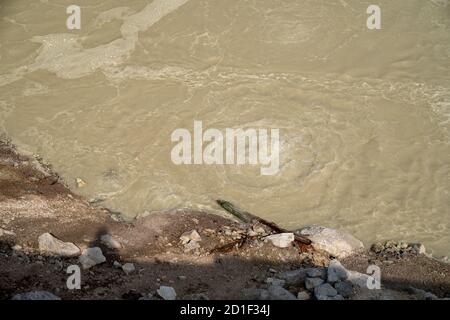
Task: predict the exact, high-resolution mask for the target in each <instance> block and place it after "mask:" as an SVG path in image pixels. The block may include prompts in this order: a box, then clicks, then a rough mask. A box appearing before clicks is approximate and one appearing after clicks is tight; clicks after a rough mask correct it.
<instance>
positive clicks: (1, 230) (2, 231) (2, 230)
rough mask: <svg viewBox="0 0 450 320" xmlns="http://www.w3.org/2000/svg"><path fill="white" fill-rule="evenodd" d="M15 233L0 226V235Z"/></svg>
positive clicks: (13, 234)
mask: <svg viewBox="0 0 450 320" xmlns="http://www.w3.org/2000/svg"><path fill="white" fill-rule="evenodd" d="M15 235H16V234H15V233H14V232H13V231H9V230H5V229H2V228H0V237H1V236H15Z"/></svg>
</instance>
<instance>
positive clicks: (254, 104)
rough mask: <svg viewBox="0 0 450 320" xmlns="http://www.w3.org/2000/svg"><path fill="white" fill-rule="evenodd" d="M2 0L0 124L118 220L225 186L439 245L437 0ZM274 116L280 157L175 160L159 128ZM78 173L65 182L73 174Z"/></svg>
mask: <svg viewBox="0 0 450 320" xmlns="http://www.w3.org/2000/svg"><path fill="white" fill-rule="evenodd" d="M71 4H72V1H68V0H67V1H66V0H59V1H50V0H49V1H44V0H41V1H33V2H30V1H25V0H15V1H8V0H5V1H2V2H0V17H1V20H0V128H1V129H0V130H1V131H2V132H3V133H4V134H6V135H7V136H9V137H11V138H12V141H13V142H14V143H15V144H17V145H18V146H19V147H20V148H21V149H22V150H26V151H28V152H33V153H37V154H39V155H40V156H42V157H43V158H44V159H46V160H47V161H48V162H49V163H51V164H52V165H53V167H54V169H55V170H56V171H57V172H58V173H60V174H61V175H62V177H63V178H64V179H65V180H66V181H67V182H68V184H69V185H70V186H71V187H72V189H74V190H75V191H76V192H78V193H80V194H82V195H85V196H86V197H88V198H89V199H92V200H96V201H98V202H99V203H101V204H102V205H104V206H106V207H109V208H111V209H113V210H116V211H120V212H122V213H123V214H124V215H125V216H126V217H127V218H129V219H131V218H133V217H135V216H137V215H139V214H143V213H151V212H153V211H163V210H169V209H173V208H196V209H205V210H211V211H215V210H218V208H217V207H216V206H215V203H214V200H215V199H217V198H224V199H227V200H230V201H232V202H234V203H236V204H239V205H240V206H242V207H244V208H245V209H247V210H248V211H250V212H253V213H255V214H258V215H260V216H262V217H264V218H267V219H271V220H274V221H276V222H277V223H279V224H281V225H283V226H284V227H286V228H297V227H301V226H304V225H308V224H322V225H327V226H331V227H338V228H343V229H345V230H347V231H349V232H351V233H352V234H354V235H355V236H357V237H359V238H360V239H362V240H363V241H365V242H366V244H368V243H370V242H373V241H375V240H381V239H405V240H408V241H420V242H423V243H425V244H426V245H427V247H428V248H429V249H431V250H432V251H433V253H435V254H437V255H448V254H450V194H449V191H450V145H449V142H450V140H449V139H450V134H449V129H450V4H449V2H448V1H446V0H440V1H438V0H434V1H425V0H409V1H403V0H398V1H378V5H379V6H380V8H381V18H382V29H381V30H369V29H368V28H367V27H366V19H367V17H368V14H367V13H366V9H367V7H368V6H369V5H370V4H371V3H370V1H356V0H340V1H325V0H322V1H317V0H307V1H294V0H277V1H275V0H265V1H243V0H227V1H220V0H212V1H211V0H165V1H163V0H153V1H142V0H129V1H119V0H111V1H102V2H100V1H99V2H94V1H81V0H80V1H78V3H77V4H78V5H79V6H80V7H81V29H80V30H68V29H67V27H66V19H67V17H68V15H67V14H66V7H68V6H69V5H71ZM195 120H198V121H202V123H203V125H204V126H205V127H206V128H216V129H219V130H224V129H225V128H236V129H239V128H243V129H245V128H255V129H259V128H261V129H270V128H273V129H279V132H280V166H279V172H278V173H277V174H276V175H273V176H262V175H261V174H260V167H259V166H253V165H240V166H237V165H222V166H219V165H215V166H205V165H184V166H183V165H181V166H177V165H175V164H174V163H173V162H172V161H171V158H170V156H171V150H172V148H173V146H174V144H173V143H172V142H171V140H170V137H171V133H172V132H173V131H174V130H176V129H179V128H187V129H188V130H191V129H192V127H193V123H194V121H195ZM77 178H81V179H82V180H83V181H85V182H86V185H85V186H84V187H82V188H77V184H76V182H75V181H76V179H77Z"/></svg>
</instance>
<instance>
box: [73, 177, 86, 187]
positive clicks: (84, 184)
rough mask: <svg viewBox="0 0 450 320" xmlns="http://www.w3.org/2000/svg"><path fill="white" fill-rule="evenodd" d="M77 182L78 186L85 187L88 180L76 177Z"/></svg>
mask: <svg viewBox="0 0 450 320" xmlns="http://www.w3.org/2000/svg"><path fill="white" fill-rule="evenodd" d="M75 182H76V183H77V187H78V188H83V187H85V186H86V182H85V181H83V179H81V178H76V179H75Z"/></svg>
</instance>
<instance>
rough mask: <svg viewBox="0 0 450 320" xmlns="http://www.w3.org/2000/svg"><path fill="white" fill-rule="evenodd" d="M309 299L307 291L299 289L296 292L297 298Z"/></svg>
mask: <svg viewBox="0 0 450 320" xmlns="http://www.w3.org/2000/svg"><path fill="white" fill-rule="evenodd" d="M309 299H311V295H310V294H309V292H308V291H300V292H299V293H298V294H297V300H309Z"/></svg>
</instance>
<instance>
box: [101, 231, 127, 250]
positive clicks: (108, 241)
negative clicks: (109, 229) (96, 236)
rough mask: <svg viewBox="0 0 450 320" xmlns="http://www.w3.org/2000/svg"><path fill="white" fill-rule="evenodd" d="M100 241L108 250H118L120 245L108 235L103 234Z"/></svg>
mask: <svg viewBox="0 0 450 320" xmlns="http://www.w3.org/2000/svg"><path fill="white" fill-rule="evenodd" d="M100 241H101V242H102V243H103V244H104V245H105V246H107V247H108V248H110V249H120V248H122V245H121V244H120V242H119V241H117V240H116V239H115V238H114V237H113V236H111V235H110V234H104V235H102V236H101V237H100Z"/></svg>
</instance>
